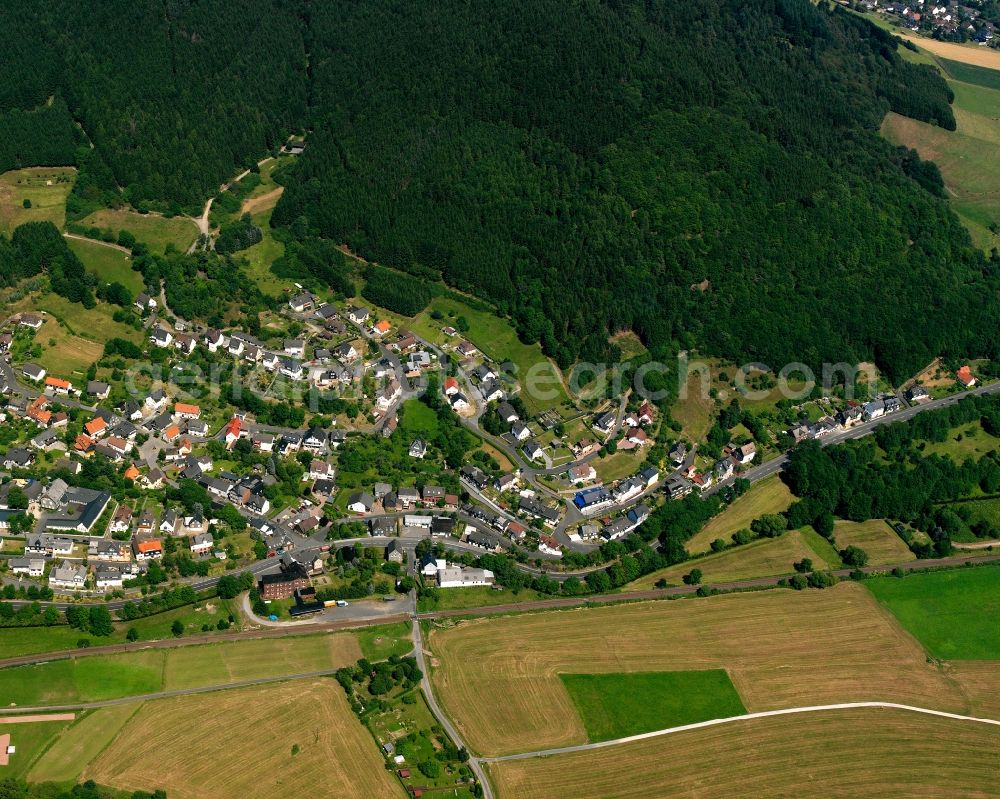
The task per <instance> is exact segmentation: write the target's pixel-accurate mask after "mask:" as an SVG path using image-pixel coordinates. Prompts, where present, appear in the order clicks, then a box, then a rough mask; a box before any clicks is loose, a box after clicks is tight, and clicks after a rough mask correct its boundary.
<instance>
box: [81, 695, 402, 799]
mask: <svg viewBox="0 0 1000 799" xmlns="http://www.w3.org/2000/svg"><path fill="white" fill-rule="evenodd" d="M235 731H243V732H244V733H246V734H243V735H234V732H235ZM82 777H83V778H84V779H92V780H95V781H96V782H98V783H100V784H102V785H109V786H111V787H114V788H119V789H121V790H124V791H133V790H140V789H145V790H148V789H149V788H150V786H156V787H158V788H162V789H164V790H165V791H166V793H167V795H168V796H169V797H171V799H202V797H205V796H211V797H214V799H272V797H275V796H309V795H320V794H322V795H324V796H330V797H338V799H383V798H385V799H389V798H390V797H391V798H392V799H395V797H402V796H403V792H402V789H401V788H400V786H399V784H398V783H396V782H395V780H394V779H393V778H392V776H391V774H390V773H389V772H388V771H386V769H385V768H384V767H383V761H382V758H381V757H380V756H379V753H378V750H377V749H376V747H375V743H374V741H372V739H371V737H370V735H369V734H368V732H367V731H366V730H365V729H364V728H363V727H362V726H361V724H360V723H359V722H358V721H357V719H356V718H355V717H354V714H353V713H352V712H351V709H350V707H349V706H348V704H347V698H346V697H345V696H344V692H343V690H342V689H341V687H340V686H339V685H338V684H337V683H336V682H334V681H333V680H315V681H310V682H295V683H286V684H282V685H276V686H268V687H266V688H246V689H239V690H233V691H220V692H218V693H213V694H208V695H203V696H190V697H177V698H174V699H164V700H159V701H156V702H147V703H146V704H145V705H144V706H143V707H142V708H141V709H140V710H139V712H138V713H136V714H135V716H134V717H133V718H132V719H131V720H130V721H129V722H128V723H127V724H126V725H125V727H124V729H123V730H122V731H121V733H120V734H119V735H118V736H117V737H116V738H115V739H114V741H112V743H111V744H110V745H109V746H108V747H107V748H106V749H104V750H103V752H101V753H100V754H99V755H98V756H97V758H96V759H95V760H93V761H92V762H91V763H90V764H89V765H86V766H85V768H84V769H83V774H82Z"/></svg>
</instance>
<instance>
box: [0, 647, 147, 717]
mask: <svg viewBox="0 0 1000 799" xmlns="http://www.w3.org/2000/svg"><path fill="white" fill-rule="evenodd" d="M163 660H164V652H162V651H156V652H129V653H126V654H122V655H108V656H102V655H98V656H94V657H83V658H78V659H71V660H54V661H51V662H49V663H39V664H35V665H31V666H17V667H15V668H10V669H0V696H2V697H3V701H4V704H18V705H43V704H49V705H54V704H60V703H68V702H97V701H100V700H103V699H116V698H118V697H121V696H132V695H138V694H148V693H153V692H154V691H158V690H160V685H161V681H162V675H163Z"/></svg>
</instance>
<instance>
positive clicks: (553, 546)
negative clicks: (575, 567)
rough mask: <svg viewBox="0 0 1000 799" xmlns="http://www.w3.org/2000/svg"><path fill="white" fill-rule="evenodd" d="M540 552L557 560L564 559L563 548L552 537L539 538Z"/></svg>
mask: <svg viewBox="0 0 1000 799" xmlns="http://www.w3.org/2000/svg"><path fill="white" fill-rule="evenodd" d="M538 551H539V552H542V553H544V554H546V555H553V556H555V557H557V558H561V557H562V547H560V546H559V542H558V541H557V540H556V539H555V538H553V537H552V536H550V535H540V536H538Z"/></svg>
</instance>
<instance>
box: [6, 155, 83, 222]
mask: <svg viewBox="0 0 1000 799" xmlns="http://www.w3.org/2000/svg"><path fill="white" fill-rule="evenodd" d="M74 180H76V170H75V169H74V168H72V167H31V168H30V169H15V170H12V171H10V172H4V173H3V174H2V175H0V232H2V233H6V234H8V236H9V235H10V234H11V233H12V232H13V231H14V228H16V227H17V226H18V225H23V224H24V223H25V222H51V223H52V224H54V225H55V226H56V227H57V228H62V226H63V223H64V222H65V221H66V198H67V197H68V196H69V192H70V189H72V188H73V181H74ZM25 200H30V201H31V208H25V207H24V201H25Z"/></svg>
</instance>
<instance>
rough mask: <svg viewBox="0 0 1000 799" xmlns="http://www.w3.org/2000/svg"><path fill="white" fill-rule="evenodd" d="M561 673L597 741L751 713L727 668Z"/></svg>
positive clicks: (582, 717) (585, 724)
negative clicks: (615, 672)
mask: <svg viewBox="0 0 1000 799" xmlns="http://www.w3.org/2000/svg"><path fill="white" fill-rule="evenodd" d="M559 677H560V679H562V682H563V685H564V686H565V687H566V691H567V692H568V693H569V695H570V698H571V699H572V700H573V704H574V705H576V709H577V712H578V713H579V714H580V718H581V719H583V726H584V727H585V728H586V730H587V737H588V738H589V739H590V741H591V742H597V741H609V740H611V739H613V738H624V737H626V736H629V735H638V734H640V733H643V732H652V731H653V730H662V729H666V728H667V727H679V726H681V725H684V724H693V723H695V722H697V721H707V720H708V719H722V718H728V717H729V716H741V715H743V714H744V713H746V708H744V707H743V703H742V702H741V701H740V696H739V694H738V693H736V689H735V688H734V687H733V682H732V680H730V679H729V675H728V674H726V672H725V670H724V669H709V670H706V671H654V672H642V673H620V674H560V675H559Z"/></svg>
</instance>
